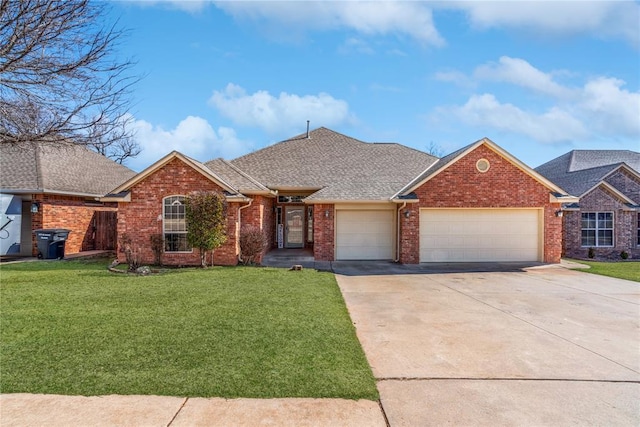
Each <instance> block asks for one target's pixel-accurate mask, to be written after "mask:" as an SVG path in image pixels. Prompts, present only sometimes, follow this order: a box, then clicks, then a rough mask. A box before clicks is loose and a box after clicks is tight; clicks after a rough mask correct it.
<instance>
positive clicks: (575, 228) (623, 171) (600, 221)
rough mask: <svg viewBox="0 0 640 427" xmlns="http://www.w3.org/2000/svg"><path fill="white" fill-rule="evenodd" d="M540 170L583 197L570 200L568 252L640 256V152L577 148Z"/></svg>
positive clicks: (566, 234)
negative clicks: (575, 201) (574, 200)
mask: <svg viewBox="0 0 640 427" xmlns="http://www.w3.org/2000/svg"><path fill="white" fill-rule="evenodd" d="M536 171H537V172H538V173H540V174H541V175H543V176H545V177H546V178H547V179H549V180H550V181H552V182H554V183H556V184H557V185H559V186H561V187H562V188H564V189H565V190H567V191H569V192H570V193H571V194H574V195H576V196H579V197H580V202H579V203H572V204H567V205H565V206H564V208H563V210H564V255H565V256H567V257H575V258H587V257H588V255H589V249H590V248H593V253H594V255H595V256H596V257H597V258H609V259H620V254H621V253H622V251H625V252H627V254H629V257H630V258H634V259H637V258H640V153H637V152H635V151H628V150H573V151H570V152H568V153H566V154H564V155H562V156H560V157H558V158H556V159H553V160H551V161H549V162H547V163H545V164H543V165H541V166H539V167H538V168H536Z"/></svg>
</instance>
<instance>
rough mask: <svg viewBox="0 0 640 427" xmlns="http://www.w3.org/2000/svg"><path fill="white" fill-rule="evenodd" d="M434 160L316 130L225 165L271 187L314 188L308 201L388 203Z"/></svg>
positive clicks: (397, 147) (392, 145)
mask: <svg viewBox="0 0 640 427" xmlns="http://www.w3.org/2000/svg"><path fill="white" fill-rule="evenodd" d="M436 160H437V158H436V157H434V156H431V155H429V154H427V153H423V152H421V151H418V150H414V149H412V148H409V147H406V146H404V145H400V144H395V143H367V142H362V141H359V140H357V139H354V138H351V137H348V136H346V135H343V134H340V133H338V132H334V131H332V130H330V129H327V128H324V127H321V128H318V129H315V130H313V131H311V132H310V133H309V137H307V135H306V134H301V135H298V136H296V137H293V138H291V139H288V140H285V141H282V142H280V143H277V144H274V145H271V146H269V147H266V148H263V149H261V150H258V151H256V152H253V153H250V154H247V155H245V156H242V157H239V158H237V159H235V160H232V161H231V164H232V165H234V166H236V167H237V168H239V169H241V170H242V171H244V172H246V173H247V174H249V175H250V176H251V177H252V178H253V179H255V180H256V181H259V182H261V183H262V184H264V185H265V186H266V187H269V188H271V189H280V190H282V189H288V190H292V189H308V190H319V191H316V192H315V193H314V194H312V195H311V196H309V197H307V199H306V200H308V201H323V200H324V201H341V200H344V201H378V200H389V199H390V198H391V197H392V196H393V195H394V194H395V193H396V192H397V191H398V190H400V189H401V188H402V187H403V186H404V185H405V184H406V183H407V182H409V181H411V180H412V179H413V178H415V177H416V176H417V175H418V174H420V173H421V172H422V171H424V169H425V168H426V167H427V166H428V165H430V164H432V163H434V162H435V161H436Z"/></svg>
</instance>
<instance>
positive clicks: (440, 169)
mask: <svg viewBox="0 0 640 427" xmlns="http://www.w3.org/2000/svg"><path fill="white" fill-rule="evenodd" d="M479 149H481V152H482V153H486V154H487V155H488V156H490V157H491V158H492V159H494V160H496V161H497V162H498V165H507V164H509V165H511V167H512V168H515V169H513V170H518V171H519V173H520V174H522V175H526V176H528V177H529V178H531V179H532V180H534V181H535V182H536V183H537V184H539V185H541V186H542V187H544V188H546V191H547V195H548V197H551V198H553V199H554V201H566V202H577V198H576V197H573V196H570V195H568V194H567V192H566V191H564V190H563V189H562V188H560V187H558V186H557V185H556V184H554V183H552V182H551V181H549V180H548V179H546V178H545V177H543V176H542V175H540V174H539V173H537V172H536V171H534V170H533V169H531V168H530V167H528V166H527V165H525V164H524V163H522V162H521V161H519V160H518V159H516V158H515V157H513V156H512V155H511V154H509V153H508V152H507V151H505V150H503V149H502V148H500V147H499V146H498V145H497V144H495V143H494V142H493V141H491V140H490V139H488V138H484V139H481V140H479V141H476V142H475V143H473V144H470V145H468V146H467V147H464V148H461V149H460V150H458V151H456V152H454V153H452V154H450V155H448V156H445V157H443V158H442V159H440V160H439V161H438V162H436V163H435V164H434V165H432V166H431V167H429V168H428V169H427V170H425V171H424V172H423V173H422V174H421V175H420V176H418V177H416V178H415V179H414V180H413V181H412V182H410V183H409V184H408V185H406V186H405V187H404V188H403V189H402V190H401V191H400V192H398V193H397V194H396V196H402V195H405V196H406V195H408V194H411V193H412V192H413V191H415V190H416V189H418V188H420V187H421V186H422V185H424V184H425V183H427V182H428V181H430V180H432V179H434V178H436V177H437V176H438V175H440V174H442V173H445V172H446V175H447V176H451V174H452V172H451V171H459V173H460V174H461V175H462V176H467V177H469V179H472V177H473V176H475V175H473V174H474V173H475V172H473V171H476V172H477V168H476V162H477V161H478V160H480V158H481V157H478V156H477V153H478V152H480V151H478V150H479ZM473 153H476V154H473ZM469 158H474V159H475V160H474V162H473V165H467V164H466V162H465V163H464V164H465V165H466V166H464V167H463V165H457V164H458V163H459V162H461V161H463V160H464V159H467V161H468V159H469ZM487 160H488V159H487ZM490 163H491V162H490ZM456 165H457V166H456ZM451 168H454V169H451ZM491 168H492V167H491V166H490V168H489V170H491ZM510 170H511V169H510ZM447 171H448V172H447ZM494 174H495V169H494V172H492V173H491V174H488V175H487V176H486V177H484V178H487V177H489V176H490V177H493V176H494ZM467 184H469V183H467ZM550 193H551V196H549V194H550Z"/></svg>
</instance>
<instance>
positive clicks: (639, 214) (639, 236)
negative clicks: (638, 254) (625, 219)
mask: <svg viewBox="0 0 640 427" xmlns="http://www.w3.org/2000/svg"><path fill="white" fill-rule="evenodd" d="M636 233H637V234H638V237H637V239H638V240H637V242H636V244H637V245H638V246H640V212H638V230H637V231H636Z"/></svg>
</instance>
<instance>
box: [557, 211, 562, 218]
mask: <svg viewBox="0 0 640 427" xmlns="http://www.w3.org/2000/svg"><path fill="white" fill-rule="evenodd" d="M556 216H557V217H558V218H562V210H557V211H556Z"/></svg>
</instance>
